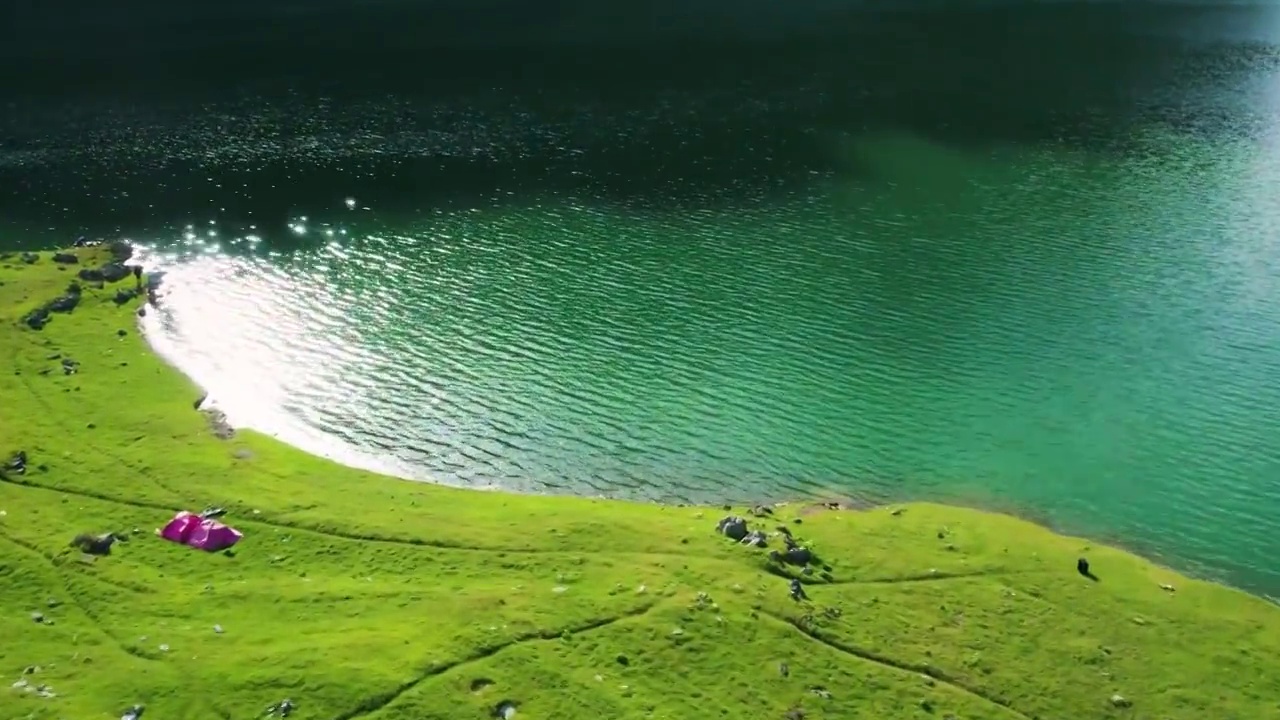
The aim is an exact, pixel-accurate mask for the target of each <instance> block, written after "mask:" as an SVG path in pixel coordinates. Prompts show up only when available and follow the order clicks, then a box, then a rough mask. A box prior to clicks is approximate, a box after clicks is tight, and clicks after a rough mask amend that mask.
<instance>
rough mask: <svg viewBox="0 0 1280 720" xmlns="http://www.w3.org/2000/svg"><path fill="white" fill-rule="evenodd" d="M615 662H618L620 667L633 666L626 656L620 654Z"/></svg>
mask: <svg viewBox="0 0 1280 720" xmlns="http://www.w3.org/2000/svg"><path fill="white" fill-rule="evenodd" d="M614 660H616V661H617V663H618V664H619V665H623V666H626V665H630V664H631V660H630V659H629V658H627V656H626V655H622V654H619V655H618V657H616V658H614Z"/></svg>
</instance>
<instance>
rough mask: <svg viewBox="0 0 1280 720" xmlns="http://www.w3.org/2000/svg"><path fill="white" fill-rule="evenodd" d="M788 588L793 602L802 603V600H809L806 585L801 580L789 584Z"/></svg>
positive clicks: (793, 580)
mask: <svg viewBox="0 0 1280 720" xmlns="http://www.w3.org/2000/svg"><path fill="white" fill-rule="evenodd" d="M787 587H788V589H789V590H790V592H791V599H792V600H795V601H796V602H800V601H801V600H808V599H809V596H808V595H807V594H805V591H804V585H803V584H802V583H801V582H800V581H799V580H797V579H792V580H791V582H790V583H788V585H787Z"/></svg>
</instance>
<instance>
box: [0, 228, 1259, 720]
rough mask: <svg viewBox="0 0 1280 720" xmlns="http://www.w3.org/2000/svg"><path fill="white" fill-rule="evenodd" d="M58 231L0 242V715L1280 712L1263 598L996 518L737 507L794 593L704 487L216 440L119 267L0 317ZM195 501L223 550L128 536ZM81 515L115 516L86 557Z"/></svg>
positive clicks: (9, 718)
mask: <svg viewBox="0 0 1280 720" xmlns="http://www.w3.org/2000/svg"><path fill="white" fill-rule="evenodd" d="M78 254H79V255H80V257H81V262H80V264H79V265H72V266H69V267H67V268H66V269H61V268H59V266H58V265H56V264H55V263H54V262H53V261H52V260H51V257H50V255H49V254H42V255H41V256H40V257H39V259H38V260H36V261H35V262H34V263H31V264H28V263H26V262H24V261H23V260H22V258H21V257H19V256H16V255H14V256H10V257H8V258H5V259H0V266H3V267H0V283H2V284H0V455H2V456H3V459H4V460H5V461H7V460H8V458H9V457H11V456H12V454H13V453H15V452H17V451H18V450H23V451H25V452H26V453H27V456H28V465H27V469H26V472H25V473H24V474H18V473H16V472H14V471H8V472H7V473H6V475H5V477H4V478H3V482H0V513H3V514H2V515H0V683H2V684H0V720H16V719H19V718H33V719H34V718H49V719H53V718H59V719H66V720H96V719H98V718H102V719H104V720H106V719H112V718H119V717H120V716H121V714H122V713H123V712H124V711H125V710H126V709H127V708H129V707H130V706H132V705H135V704H141V705H144V706H145V716H144V717H145V718H146V719H147V720H151V719H152V718H154V719H155V720H179V719H185V718H190V719H192V720H196V719H199V720H207V719H209V718H225V719H228V720H250V719H252V718H261V717H265V716H266V714H267V709H268V707H269V706H271V705H273V704H275V703H278V702H280V701H281V700H283V699H286V698H287V699H289V700H291V701H292V703H293V704H294V705H295V706H296V709H295V710H294V712H293V714H292V715H291V716H290V717H294V718H306V719H310V718H316V719H323V720H351V719H353V718H362V719H367V720H391V719H393V718H395V719H401V720H431V719H436V718H438V719H441V720H444V719H448V720H462V719H466V718H477V719H479V718H486V717H492V716H494V714H495V709H496V708H497V707H498V706H499V705H500V704H501V703H503V702H510V703H513V704H514V708H515V712H516V714H515V716H514V717H516V718H520V719H524V718H530V719H532V718H545V719H554V720H573V719H576V718H582V719H584V720H586V719H590V720H597V719H604V718H608V719H611V720H612V719H626V718H637V719H639V718H670V719H679V720H684V719H689V720H700V719H703V718H720V717H723V718H731V719H732V720H748V719H750V720H758V719H759V720H771V719H774V718H776V719H778V720H798V719H799V718H808V719H815V718H866V719H868V720H872V719H874V720H886V719H889V718H893V719H898V718H921V719H923V718H936V719H937V720H943V719H946V718H952V719H954V720H976V719H979V718H984V719H985V718H991V719H993V720H995V719H999V718H1007V719H1010V720H1016V719H1019V718H1023V719H1026V718H1041V719H1044V720H1049V719H1058V718H1060V719H1062V720H1083V719H1086V718H1113V717H1114V718H1150V719H1152V720H1175V719H1178V718H1186V719H1188V720H1205V719H1206V718H1212V719H1213V720H1227V719H1229V718H1241V719H1248V720H1259V719H1262V718H1280V607H1276V606H1274V605H1272V604H1270V603H1268V602H1265V601H1263V600H1260V599H1257V598H1254V597H1252V596H1249V595H1246V594H1244V593H1241V592H1238V591H1236V590H1232V589H1229V588H1226V587H1222V586H1218V585H1214V584H1210V583H1205V582H1199V581H1194V580H1190V579H1188V578H1185V577H1182V576H1180V575H1178V574H1176V573H1174V572H1171V571H1169V570H1165V569H1162V568H1160V567H1157V566H1154V565H1152V564H1150V563H1148V562H1146V561H1144V560H1142V559H1140V558H1137V557H1134V556H1132V555H1130V554H1127V553H1125V552H1122V551H1119V550H1115V549H1111V548H1107V547H1101V546H1097V545H1091V544H1090V543H1089V542H1087V541H1085V540H1081V539H1077V538H1069V537H1063V536H1059V535H1055V534H1053V533H1051V532H1049V531H1048V530H1045V529H1043V528H1041V527H1038V526H1036V525H1033V524H1030V523H1027V522H1024V521H1021V520H1018V519H1015V518H1011V517H1007V516H1002V515H994V514H989V513H983V512H979V511H974V510H967V509H961V508H953V507H944V506H938V505H929V504H912V505H905V506H899V507H896V508H879V509H874V510H865V511H846V510H836V511H832V510H825V509H822V510H818V509H815V508H811V507H804V506H802V505H791V506H786V507H780V508H777V510H776V515H775V516H774V517H773V518H765V519H757V518H754V517H752V518H749V520H750V521H751V523H752V526H753V527H759V528H762V529H765V530H768V531H770V532H774V531H775V530H776V528H777V527H778V526H785V527H788V528H790V530H791V532H792V533H794V534H795V536H796V537H797V538H798V539H799V540H800V541H801V542H802V543H803V544H805V545H807V546H809V547H811V548H812V549H813V550H814V551H815V552H816V553H817V555H818V556H819V558H820V562H818V563H816V564H815V565H816V566H815V567H814V568H813V570H814V572H813V574H812V575H808V576H805V577H804V581H805V586H804V587H805V590H806V592H807V594H808V596H809V598H810V600H809V601H808V602H795V601H793V600H792V599H791V598H790V597H789V593H788V579H787V575H798V573H797V572H796V571H795V569H783V568H781V567H778V566H774V565H771V564H770V562H769V561H768V559H767V551H764V550H759V549H754V548H749V547H745V546H742V545H738V544H736V543H733V542H732V541H730V540H728V539H726V538H724V537H723V536H720V535H718V534H717V533H716V532H715V524H716V521H717V520H718V519H720V518H721V517H722V516H724V515H725V514H726V511H725V510H724V509H723V508H691V507H688V508H686V507H661V506H656V505H644V504H632V503H624V502H614V501H604V500H592V499H575V498H562V497H538V496H517V495H506V494H499V493H492V492H473V491H464V490H457V489H450V488H444V487H437V486H433V485H427V484H421V483H412V482H405V481H400V480H394V479H390V478H385V477H380V476H377V475H372V474H369V473H366V472H361V471H357V470H352V469H348V468H344V467H341V466H337V465H335V464H332V463H330V462H328V461H325V460H321V459H317V458H315V457H311V456H309V455H306V454H304V453H302V452H300V451H298V450H295V449H293V448H290V447H287V446H284V445H282V444H280V443H278V442H276V441H274V440H271V439H269V438H266V437H263V436H260V435H257V434H254V433H250V432H240V433H237V434H236V435H235V437H234V438H232V439H229V440H223V439H219V438H218V437H217V436H216V435H215V433H214V432H213V431H212V430H211V428H210V425H209V423H208V422H207V419H206V418H205V416H204V415H202V414H201V413H199V412H196V411H195V410H194V408H193V401H194V400H195V399H196V398H197V397H198V396H199V394H200V393H199V391H198V389H197V388H195V387H194V386H193V385H192V384H191V383H190V382H189V381H188V380H186V379H185V378H183V377H182V376H181V375H180V374H179V373H177V372H176V371H174V370H172V369H171V368H169V367H168V366H166V365H165V364H164V363H163V362H162V361H160V360H159V359H158V358H157V357H155V356H154V355H152V354H151V353H150V352H149V351H148V349H147V347H146V344H145V343H144V341H143V340H142V339H141V338H140V337H139V336H138V334H137V332H136V331H135V318H134V312H135V310H136V309H137V308H138V307H139V305H138V301H136V300H134V301H129V302H125V303H123V304H121V305H117V304H116V303H115V302H114V296H115V294H116V289H117V288H130V287H133V284H134V280H133V279H132V278H128V279H126V280H123V281H121V282H119V283H116V284H114V285H113V284H107V285H106V287H105V288H104V289H94V288H92V287H89V286H88V285H86V287H85V288H84V289H83V292H82V295H81V298H80V302H79V305H78V306H77V307H76V308H75V309H74V310H73V311H72V312H70V313H55V314H54V315H53V316H52V317H53V319H52V321H51V322H50V323H49V324H48V326H47V327H44V328H43V329H42V330H32V329H30V328H28V327H27V326H26V325H25V324H23V323H22V322H21V318H22V317H23V316H24V315H26V314H27V313H28V312H29V311H31V310H32V309H34V308H36V307H38V306H41V305H43V304H44V303H46V302H48V301H50V300H52V299H54V298H56V297H58V296H59V295H61V294H62V293H63V292H64V291H65V288H66V287H67V285H68V283H69V282H70V281H71V280H72V279H73V278H74V276H75V274H76V271H77V269H79V268H83V267H86V266H90V267H91V266H96V265H97V264H100V263H101V262H103V261H104V260H105V259H106V258H107V253H106V251H105V250H101V249H92V250H80V251H78ZM63 360H74V362H75V363H78V364H77V365H72V367H75V368H77V372H75V373H74V374H66V372H65V371H64V369H63ZM210 505H217V506H222V507H225V508H227V509H228V510H229V513H228V515H227V516H226V518H224V519H225V521H226V522H227V523H229V524H231V525H234V526H235V527H237V528H238V529H240V530H241V531H242V532H244V534H245V537H244V540H243V541H242V542H241V543H240V544H239V545H237V546H236V547H235V549H234V550H235V551H234V554H232V555H228V554H224V553H205V552H201V551H198V550H193V549H190V548H187V547H184V546H180V545H176V544H173V543H169V542H165V541H163V540H161V539H159V538H157V537H156V536H155V534H154V530H155V529H156V528H158V527H160V526H161V525H163V524H164V523H165V522H166V521H167V520H168V518H169V517H170V516H172V514H173V512H174V511H175V510H179V509H190V510H194V511H199V510H201V509H203V508H205V507H206V506H210ZM745 512H746V509H745V508H735V509H734V513H735V514H739V515H745ZM82 532H87V533H95V534H96V533H106V532H116V533H120V534H124V535H128V536H129V540H128V542H119V543H117V544H116V546H115V547H114V549H113V551H112V553H111V554H110V555H109V556H89V555H84V554H82V553H81V552H80V551H78V550H74V549H72V548H71V547H69V543H70V541H71V539H72V538H73V537H74V536H76V535H77V534H79V533H82ZM770 546H771V548H779V547H781V540H780V538H778V537H771V538H770ZM1081 555H1087V556H1088V558H1089V560H1090V561H1091V563H1092V568H1093V571H1094V572H1095V573H1096V574H1097V575H1098V576H1099V578H1100V581H1099V582H1093V581H1090V580H1088V579H1086V578H1084V577H1082V576H1081V575H1079V574H1078V573H1077V572H1076V566H1075V565H1076V558H1077V557H1079V556H1081ZM823 565H825V566H827V567H829V570H824V569H823V567H822V566H823ZM1162 585H1171V586H1173V587H1174V588H1175V590H1173V591H1170V590H1168V589H1162V587H1161V586H1162ZM33 613H39V614H40V615H42V616H43V621H42V622H37V621H35V620H34V619H33ZM784 670H785V671H784ZM15 684H16V685H15ZM11 685H15V686H12V687H11ZM37 688H40V689H41V691H37ZM1116 696H1120V697H1116Z"/></svg>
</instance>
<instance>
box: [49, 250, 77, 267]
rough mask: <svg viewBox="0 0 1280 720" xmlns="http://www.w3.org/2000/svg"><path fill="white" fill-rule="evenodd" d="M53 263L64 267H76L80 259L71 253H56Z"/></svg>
mask: <svg viewBox="0 0 1280 720" xmlns="http://www.w3.org/2000/svg"><path fill="white" fill-rule="evenodd" d="M53 261H54V262H56V263H61V264H63V265H75V264H77V263H79V262H80V258H78V257H76V256H75V255H72V254H71V253H54V254H53Z"/></svg>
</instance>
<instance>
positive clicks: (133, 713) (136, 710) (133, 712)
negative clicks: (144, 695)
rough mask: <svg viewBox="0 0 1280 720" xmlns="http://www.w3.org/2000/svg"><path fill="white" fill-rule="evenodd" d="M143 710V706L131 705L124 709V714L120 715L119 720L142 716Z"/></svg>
mask: <svg viewBox="0 0 1280 720" xmlns="http://www.w3.org/2000/svg"><path fill="white" fill-rule="evenodd" d="M144 711H145V708H144V707H143V706H141V705H134V706H133V707H131V708H129V709H128V710H125V711H124V714H123V715H121V716H120V720H138V718H140V717H142V713H143V712H144Z"/></svg>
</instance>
